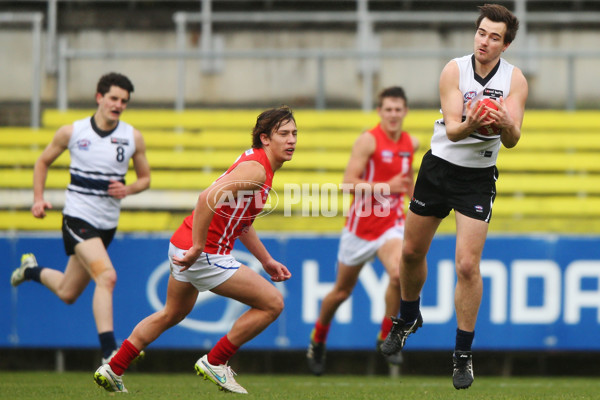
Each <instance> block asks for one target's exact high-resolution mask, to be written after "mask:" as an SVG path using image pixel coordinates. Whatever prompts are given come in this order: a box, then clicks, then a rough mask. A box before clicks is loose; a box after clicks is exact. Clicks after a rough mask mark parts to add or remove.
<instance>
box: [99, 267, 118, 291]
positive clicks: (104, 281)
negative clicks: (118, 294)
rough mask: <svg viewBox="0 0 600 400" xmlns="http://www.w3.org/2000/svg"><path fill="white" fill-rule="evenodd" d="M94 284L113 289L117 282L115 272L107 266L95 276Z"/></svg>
mask: <svg viewBox="0 0 600 400" xmlns="http://www.w3.org/2000/svg"><path fill="white" fill-rule="evenodd" d="M95 280H96V285H98V286H101V287H104V288H106V289H109V290H113V289H114V287H115V285H116V284H117V272H116V271H115V270H114V269H113V268H107V269H105V270H104V271H103V272H102V273H100V274H99V275H98V276H96V278H95Z"/></svg>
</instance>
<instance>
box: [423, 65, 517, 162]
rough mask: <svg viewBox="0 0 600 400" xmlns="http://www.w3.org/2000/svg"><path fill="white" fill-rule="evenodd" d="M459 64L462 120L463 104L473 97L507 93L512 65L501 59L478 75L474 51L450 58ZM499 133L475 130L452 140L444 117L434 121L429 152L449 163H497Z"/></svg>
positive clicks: (506, 95)
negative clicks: (487, 134)
mask: <svg viewBox="0 0 600 400" xmlns="http://www.w3.org/2000/svg"><path fill="white" fill-rule="evenodd" d="M453 61H454V62H456V64H458V69H459V71H460V79H459V84H458V85H459V89H460V91H461V92H462V94H463V102H464V106H463V120H464V118H465V115H466V104H467V102H468V101H469V100H471V99H472V100H473V102H472V103H471V104H472V106H476V105H477V104H476V101H477V100H482V99H484V98H492V99H494V100H498V98H500V96H502V97H504V98H505V99H506V97H508V95H509V93H510V82H511V79H512V72H513V69H514V66H513V65H511V64H509V63H508V62H506V60H504V59H502V58H501V59H500V62H499V63H498V64H497V65H496V67H494V69H493V70H492V71H491V72H490V73H489V74H488V76H486V77H485V78H481V77H480V76H478V75H476V74H475V57H474V55H473V54H471V55H467V56H464V57H460V58H455V59H453ZM500 145H501V142H500V135H493V136H484V135H480V134H479V133H477V132H473V133H471V134H470V135H469V136H468V137H466V138H464V139H463V140H459V141H458V142H452V141H450V139H448V136H446V126H445V125H444V119H443V118H442V119H439V120H437V121H435V125H434V128H433V136H432V138H431V152H432V154H433V155H435V156H437V157H440V158H442V159H444V160H446V161H448V162H451V163H452V164H456V165H460V166H463V167H469V168H486V167H491V166H493V165H496V159H497V158H498V151H499V150H500Z"/></svg>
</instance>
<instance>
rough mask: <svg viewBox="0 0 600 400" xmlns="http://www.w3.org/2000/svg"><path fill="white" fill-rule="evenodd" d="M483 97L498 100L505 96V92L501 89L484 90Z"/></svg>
mask: <svg viewBox="0 0 600 400" xmlns="http://www.w3.org/2000/svg"><path fill="white" fill-rule="evenodd" d="M483 96H484V97H491V98H492V99H494V100H497V99H498V98H500V97H502V96H504V92H503V91H502V90H500V89H491V88H485V89H483Z"/></svg>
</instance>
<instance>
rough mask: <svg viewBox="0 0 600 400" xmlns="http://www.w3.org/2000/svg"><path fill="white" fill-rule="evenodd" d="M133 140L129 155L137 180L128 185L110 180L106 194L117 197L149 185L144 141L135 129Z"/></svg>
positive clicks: (146, 187) (148, 167)
mask: <svg viewBox="0 0 600 400" xmlns="http://www.w3.org/2000/svg"><path fill="white" fill-rule="evenodd" d="M133 138H134V140H135V153H133V155H132V156H131V159H132V160H133V168H134V170H135V174H136V177H137V180H136V181H135V182H133V183H131V184H129V185H125V184H123V183H122V182H120V181H114V180H113V181H111V182H110V184H109V186H108V194H109V195H110V196H112V197H114V198H117V199H123V198H125V197H126V196H129V195H132V194H136V193H139V192H142V191H144V190H146V189H148V188H149V187H150V164H149V163H148V159H147V158H146V143H145V142H144V137H143V136H142V134H141V133H140V131H138V130H137V129H134V131H133Z"/></svg>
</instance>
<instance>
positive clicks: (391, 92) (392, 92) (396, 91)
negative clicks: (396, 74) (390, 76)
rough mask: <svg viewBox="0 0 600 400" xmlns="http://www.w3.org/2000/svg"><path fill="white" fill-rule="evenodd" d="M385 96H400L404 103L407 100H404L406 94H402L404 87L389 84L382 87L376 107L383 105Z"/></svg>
mask: <svg viewBox="0 0 600 400" xmlns="http://www.w3.org/2000/svg"><path fill="white" fill-rule="evenodd" d="M386 97H397V98H401V99H404V103H405V104H408V100H406V94H404V89H402V88H401V87H400V86H391V87H389V88H385V89H383V90H382V91H381V93H379V96H378V97H377V107H381V106H382V105H383V99H385V98H386Z"/></svg>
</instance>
